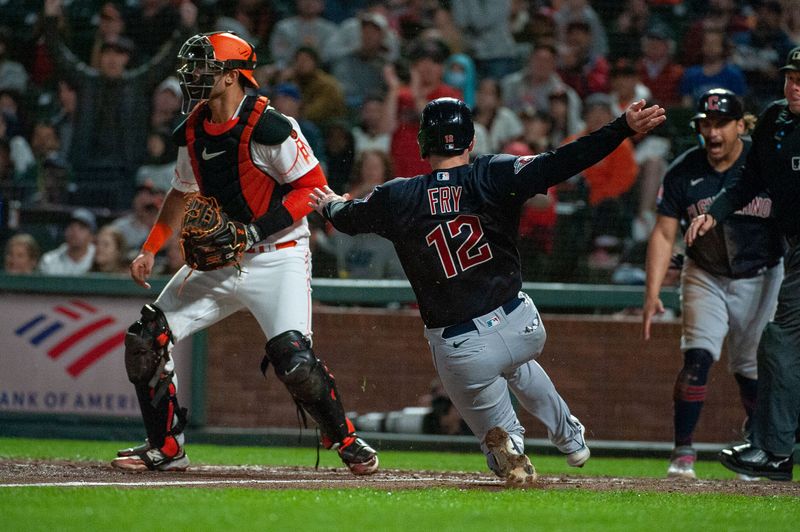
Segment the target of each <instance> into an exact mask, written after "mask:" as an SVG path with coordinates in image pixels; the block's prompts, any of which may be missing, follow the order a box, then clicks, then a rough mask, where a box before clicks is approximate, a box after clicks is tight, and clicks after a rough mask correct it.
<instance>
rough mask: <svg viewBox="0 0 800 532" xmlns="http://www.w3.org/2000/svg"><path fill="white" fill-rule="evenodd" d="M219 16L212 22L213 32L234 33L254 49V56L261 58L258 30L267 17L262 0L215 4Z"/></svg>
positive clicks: (230, 1)
mask: <svg viewBox="0 0 800 532" xmlns="http://www.w3.org/2000/svg"><path fill="white" fill-rule="evenodd" d="M217 6H218V12H219V16H218V17H217V19H216V20H215V21H214V31H228V32H232V33H235V34H236V35H238V36H239V37H241V38H242V39H244V40H245V41H247V42H249V43H250V44H252V45H253V46H255V47H256V51H257V53H256V55H257V56H258V57H262V53H261V50H259V45H260V44H261V35H260V28H259V26H260V25H261V22H262V20H263V19H264V18H265V17H268V16H269V12H268V11H267V10H268V9H269V6H268V3H266V2H263V1H262V0H225V1H222V2H217Z"/></svg>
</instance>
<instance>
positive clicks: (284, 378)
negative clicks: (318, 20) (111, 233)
mask: <svg viewBox="0 0 800 532" xmlns="http://www.w3.org/2000/svg"><path fill="white" fill-rule="evenodd" d="M178 56H179V59H181V60H182V63H183V66H181V68H180V69H179V70H178V76H179V78H180V81H181V89H182V90H183V95H184V112H189V111H190V112H189V115H188V117H187V118H186V120H185V121H184V122H183V123H182V124H181V125H180V126H178V128H177V129H176V130H175V133H174V138H175V142H176V143H177V144H178V146H179V150H178V161H177V165H176V171H175V177H174V178H173V180H172V188H171V189H170V190H169V191H168V193H167V195H166V198H165V199H164V204H163V205H162V208H161V211H160V212H159V215H158V220H157V221H156V223H155V225H154V226H153V228H152V230H151V232H150V236H149V237H148V239H147V241H146V242H145V244H144V246H142V250H141V253H140V254H139V256H138V257H136V259H135V260H134V261H133V263H132V264H131V276H132V277H133V279H134V281H136V282H137V283H138V284H140V285H141V286H143V287H145V288H149V287H150V285H149V284H148V283H147V277H148V276H149V275H150V273H151V271H152V268H153V263H154V255H155V254H156V253H157V252H158V250H159V249H161V247H163V245H164V243H165V242H166V241H167V239H169V238H170V236H171V235H172V234H173V233H178V232H179V236H180V246H181V250H182V252H183V257H184V259H185V261H186V265H185V266H184V267H183V268H182V269H181V270H180V271H178V272H177V273H176V274H175V277H173V279H172V280H171V281H170V282H169V283H168V284H167V286H166V287H165V288H164V290H163V291H162V292H161V294H160V295H159V296H158V298H157V299H156V301H155V302H154V303H152V304H149V305H145V308H144V309H142V316H141V319H140V320H139V321H137V322H136V323H135V324H133V325H132V326H131V327H130V329H129V330H128V334H127V337H126V341H125V348H126V349H125V359H126V367H127V369H128V376H129V378H130V380H131V382H132V383H133V384H134V385H135V386H136V395H137V397H138V398H139V404H140V406H141V410H142V417H143V419H144V424H145V429H146V430H147V441H146V442H145V443H144V445H141V446H139V447H134V448H132V449H126V450H123V451H120V452H119V453H118V458H117V459H115V460H114V461H113V462H112V465H113V466H114V467H117V468H119V469H124V470H129V471H141V470H147V469H151V470H159V471H168V470H181V469H185V468H186V467H187V466H188V465H189V459H188V457H187V456H186V453H185V451H184V443H185V437H184V432H183V427H184V425H185V420H186V412H185V410H184V409H182V408H180V407H179V406H178V398H177V379H176V376H175V365H174V362H173V360H172V357H171V348H172V345H173V343H176V342H179V341H180V340H181V339H183V338H186V337H189V336H191V335H192V334H193V333H195V332H196V331H199V330H202V329H205V328H206V327H209V326H211V325H213V324H214V323H216V322H218V321H219V320H222V319H224V318H225V317H227V316H230V315H231V314H233V313H235V312H237V311H239V310H243V309H247V310H249V311H250V312H251V313H252V314H253V316H254V317H255V319H256V321H257V322H258V324H259V326H260V327H261V330H262V332H263V333H264V335H265V336H266V338H267V343H266V346H265V351H266V354H265V356H264V359H263V361H262V363H261V370H262V372H264V374H265V375H266V371H267V368H268V367H270V366H271V367H272V368H273V369H274V372H275V374H276V375H277V377H278V379H279V380H280V381H281V383H283V385H284V386H286V389H287V390H288V391H289V393H290V394H291V396H292V399H293V400H294V401H295V403H296V404H297V405H298V407H299V408H301V409H302V411H304V412H306V413H308V414H309V416H310V417H311V418H313V420H314V421H316V423H317V425H318V426H319V430H320V433H321V437H322V438H321V439H322V444H323V445H324V446H325V447H326V448H328V449H335V450H336V451H337V452H338V454H339V457H340V458H341V460H342V461H343V462H344V463H345V465H346V466H347V467H348V468H349V469H350V471H351V472H352V473H354V474H356V475H369V474H371V473H374V472H375V471H376V470H377V469H378V455H377V453H376V452H375V450H374V449H372V448H371V447H370V446H369V445H368V444H367V443H366V442H365V441H364V440H362V439H361V438H359V437H358V436H357V435H356V434H355V431H354V428H353V424H352V423H351V422H350V420H349V419H347V417H346V416H345V414H344V407H343V406H342V401H341V398H340V395H339V392H338V391H337V390H336V383H335V381H334V378H333V375H331V373H330V371H328V369H327V367H326V366H325V364H324V363H323V362H322V361H321V360H320V359H319V358H317V355H316V353H315V352H314V350H313V348H312V344H311V295H310V288H309V286H310V280H311V252H310V250H309V244H308V240H309V236H310V231H309V229H308V222H307V221H306V215H307V214H308V213H309V212H310V211H311V209H310V208H309V207H308V205H307V201H308V196H309V194H310V193H311V191H312V190H313V189H314V187H321V186H325V184H326V183H327V180H326V179H325V174H324V173H323V171H322V168H321V167H320V165H319V161H318V160H317V158H316V157H315V156H314V153H313V151H312V150H311V148H310V147H309V146H308V144H307V142H306V139H305V137H304V136H303V134H302V132H301V131H300V127H299V126H298V125H297V122H296V121H295V120H294V119H293V118H290V117H287V116H284V115H282V114H281V113H279V112H277V111H276V110H275V109H273V108H272V107H271V106H270V105H269V100H268V99H267V98H265V97H257V96H254V95H251V94H248V93H247V92H246V91H245V89H246V88H256V87H258V83H257V82H256V80H255V78H254V77H253V69H254V68H255V66H256V55H255V52H254V51H253V47H252V46H251V45H250V44H249V43H248V42H246V41H244V40H243V39H241V38H240V37H238V36H236V35H234V34H232V33H229V32H215V33H203V34H199V35H195V36H194V37H192V38H190V39H189V40H188V41H186V43H185V44H184V45H183V48H181V51H180V53H179V54H178ZM195 270H196V272H197V273H195V274H194V275H192V276H191V277H189V274H190V273H192V272H194V271H195ZM181 279H182V280H181ZM256 366H258V364H257V362H254V364H253V367H254V369H255V367H256Z"/></svg>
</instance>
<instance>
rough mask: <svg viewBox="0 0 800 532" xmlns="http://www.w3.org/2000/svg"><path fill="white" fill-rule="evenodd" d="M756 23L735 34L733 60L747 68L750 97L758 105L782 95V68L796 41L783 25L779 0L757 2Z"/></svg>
mask: <svg viewBox="0 0 800 532" xmlns="http://www.w3.org/2000/svg"><path fill="white" fill-rule="evenodd" d="M755 16H756V24H755V27H754V28H753V29H750V30H747V31H742V32H739V33H736V34H734V35H733V37H732V41H733V45H734V49H733V54H732V57H731V61H732V62H733V63H734V64H736V65H737V66H738V67H739V68H741V69H742V71H743V72H744V75H745V78H746V79H747V85H748V87H749V88H750V101H751V102H752V105H753V106H754V107H755V108H756V109H762V108H764V107H765V106H766V105H767V104H768V103H770V102H772V101H774V100H778V99H781V98H783V94H782V91H780V90H776V89H777V88H778V87H780V83H779V81H780V78H781V77H782V74H781V72H779V70H778V69H779V68H780V67H782V66H783V63H784V59H785V58H786V57H787V56H788V55H789V51H790V50H791V49H792V48H794V46H795V45H794V43H793V42H792V40H791V39H790V38H789V36H788V35H787V34H786V32H785V31H783V28H781V19H782V16H783V7H782V6H781V3H780V2H778V1H777V0H759V1H758V2H757V3H756V4H755Z"/></svg>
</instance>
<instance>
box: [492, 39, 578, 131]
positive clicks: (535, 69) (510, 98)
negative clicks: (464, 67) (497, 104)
mask: <svg viewBox="0 0 800 532" xmlns="http://www.w3.org/2000/svg"><path fill="white" fill-rule="evenodd" d="M557 60H558V51H557V50H556V47H555V45H553V44H552V43H551V42H542V43H539V44H537V45H536V46H535V48H534V49H533V50H532V51H531V53H530V55H529V56H528V61H527V64H526V65H525V68H523V69H522V70H520V71H518V72H515V73H513V74H510V75H508V76H506V77H505V78H503V80H502V81H501V82H500V87H501V88H502V93H503V101H504V102H505V104H506V106H507V107H508V108H509V109H511V110H512V111H515V112H517V113H519V112H521V111H523V110H525V109H529V108H533V109H536V110H538V111H545V112H547V111H549V110H550V95H551V94H553V93H554V92H559V93H564V94H565V95H566V97H567V100H568V111H569V116H570V121H571V122H573V123H575V122H580V119H581V99H580V97H579V96H578V94H577V93H576V92H575V91H574V90H572V89H571V88H570V87H569V86H568V85H567V84H566V83H564V81H563V80H562V79H561V76H560V75H559V74H558V72H557V71H556V62H557Z"/></svg>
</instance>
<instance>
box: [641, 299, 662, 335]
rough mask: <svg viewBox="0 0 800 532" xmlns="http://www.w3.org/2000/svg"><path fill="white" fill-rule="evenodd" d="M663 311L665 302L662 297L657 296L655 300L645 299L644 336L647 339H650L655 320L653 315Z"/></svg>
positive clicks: (643, 311)
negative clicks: (652, 324)
mask: <svg viewBox="0 0 800 532" xmlns="http://www.w3.org/2000/svg"><path fill="white" fill-rule="evenodd" d="M663 313H664V304H663V303H662V302H661V299H659V298H656V299H655V300H653V301H647V300H645V302H644V305H643V306H642V338H644V339H645V340H649V339H650V324H651V323H652V321H653V316H655V315H656V314H663Z"/></svg>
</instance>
